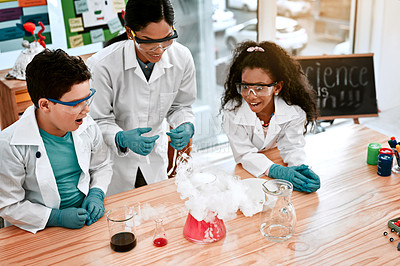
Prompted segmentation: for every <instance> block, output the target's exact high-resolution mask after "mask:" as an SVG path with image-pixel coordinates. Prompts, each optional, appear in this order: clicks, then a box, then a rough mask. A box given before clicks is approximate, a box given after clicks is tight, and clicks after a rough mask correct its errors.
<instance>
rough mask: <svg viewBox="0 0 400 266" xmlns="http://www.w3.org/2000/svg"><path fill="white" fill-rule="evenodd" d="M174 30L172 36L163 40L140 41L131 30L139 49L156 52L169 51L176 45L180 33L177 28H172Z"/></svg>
mask: <svg viewBox="0 0 400 266" xmlns="http://www.w3.org/2000/svg"><path fill="white" fill-rule="evenodd" d="M172 29H173V32H172V35H171V36H168V37H165V38H162V39H140V38H139V37H137V36H136V34H135V33H134V32H133V30H131V33H132V36H133V38H134V39H135V41H136V43H137V46H138V48H140V49H142V50H146V51H150V52H154V51H155V50H157V49H158V48H160V49H161V50H166V49H168V48H169V47H170V46H171V45H172V44H173V43H174V40H175V39H176V38H178V33H177V32H176V30H175V28H174V27H172Z"/></svg>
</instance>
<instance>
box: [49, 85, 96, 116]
mask: <svg viewBox="0 0 400 266" xmlns="http://www.w3.org/2000/svg"><path fill="white" fill-rule="evenodd" d="M95 92H96V90H95V89H92V88H91V89H90V94H89V96H87V97H85V98H83V99H80V100H77V101H72V102H63V101H59V100H55V99H51V98H46V99H47V100H49V101H50V102H53V103H58V104H61V108H62V109H63V111H65V112H67V113H69V114H73V115H77V114H79V113H80V112H82V110H83V109H85V107H86V106H89V105H90V104H91V103H92V101H93V95H94V94H95Z"/></svg>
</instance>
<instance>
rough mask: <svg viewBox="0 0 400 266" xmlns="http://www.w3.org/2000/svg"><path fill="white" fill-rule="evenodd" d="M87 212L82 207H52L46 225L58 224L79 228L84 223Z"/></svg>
mask: <svg viewBox="0 0 400 266" xmlns="http://www.w3.org/2000/svg"><path fill="white" fill-rule="evenodd" d="M87 217H88V213H87V211H86V210H85V209H82V208H74V207H71V208H67V209H62V210H57V209H52V210H51V213H50V217H49V220H48V221H47V226H60V227H66V228H71V229H79V228H82V227H83V226H84V225H85V221H86V219H87Z"/></svg>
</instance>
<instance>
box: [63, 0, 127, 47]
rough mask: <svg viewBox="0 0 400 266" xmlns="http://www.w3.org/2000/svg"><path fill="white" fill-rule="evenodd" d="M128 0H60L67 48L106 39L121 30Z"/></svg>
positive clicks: (114, 35)
mask: <svg viewBox="0 0 400 266" xmlns="http://www.w3.org/2000/svg"><path fill="white" fill-rule="evenodd" d="M126 2H128V0H65V1H61V3H62V10H63V15H64V24H65V33H66V37H67V45H68V48H74V47H78V46H83V45H88V44H92V43H96V42H104V41H108V40H110V39H112V38H114V37H116V36H117V35H118V34H119V32H120V31H121V30H123V28H124V27H123V19H122V10H125V5H126Z"/></svg>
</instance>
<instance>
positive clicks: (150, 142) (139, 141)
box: [115, 127, 160, 156]
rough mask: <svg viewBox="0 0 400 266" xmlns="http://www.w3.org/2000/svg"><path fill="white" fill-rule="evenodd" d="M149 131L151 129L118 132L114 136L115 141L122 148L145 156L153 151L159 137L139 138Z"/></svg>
mask: <svg viewBox="0 0 400 266" xmlns="http://www.w3.org/2000/svg"><path fill="white" fill-rule="evenodd" d="M150 131H151V127H144V128H135V129H131V130H127V131H120V132H118V133H117V134H116V136H115V141H116V142H117V144H118V145H119V146H121V147H122V148H126V147H128V148H129V149H130V150H131V151H133V152H135V153H137V154H140V155H144V156H145V155H147V154H149V153H150V152H151V151H152V150H153V148H154V145H155V142H156V140H157V139H158V138H159V137H160V136H159V135H155V136H152V137H143V136H141V135H142V134H144V133H147V132H150Z"/></svg>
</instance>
